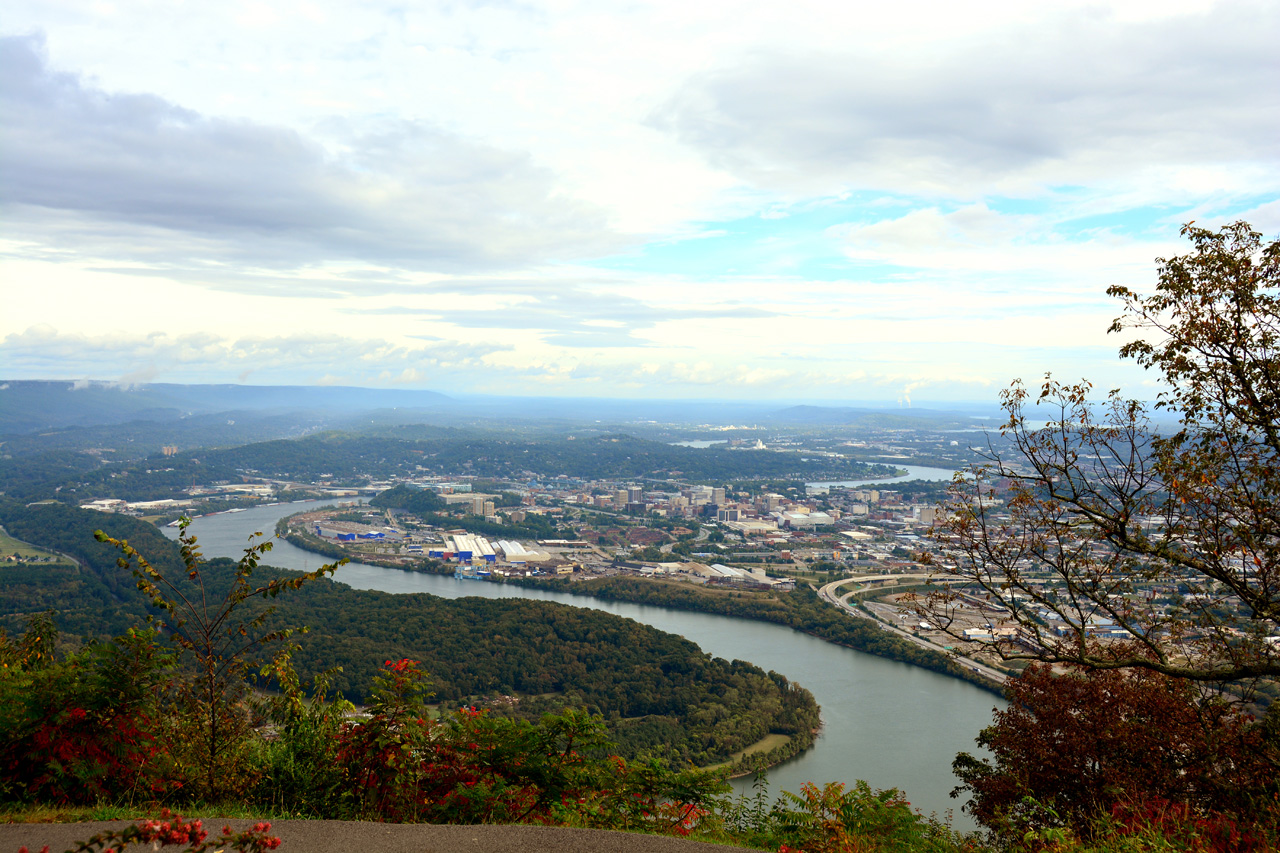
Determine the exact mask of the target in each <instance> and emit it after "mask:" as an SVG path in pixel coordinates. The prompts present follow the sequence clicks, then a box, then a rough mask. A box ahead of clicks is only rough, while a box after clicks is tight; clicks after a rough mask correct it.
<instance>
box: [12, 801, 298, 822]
mask: <svg viewBox="0 0 1280 853" xmlns="http://www.w3.org/2000/svg"><path fill="white" fill-rule="evenodd" d="M162 808H164V806H162V805H160V804H159V803H144V804H140V805H132V806H121V805H109V804H102V805H96V806H51V805H38V804H37V805H32V804H24V803H0V823H83V822H85V821H98V820H138V819H140V818H146V817H154V816H155V815H157V814H159V813H160V809H162ZM169 808H170V809H172V810H173V811H174V812H177V813H179V814H182V815H186V816H189V817H200V818H204V819H209V820H213V819H217V820H227V819H231V820H238V819H244V820H304V819H309V818H314V817H315V815H314V814H310V813H307V814H302V813H296V814H295V813H294V812H290V811H287V810H283V809H278V808H272V807H270V806H266V805H262V804H258V805H254V806H252V807H251V806H248V805H246V804H244V803H240V802H229V803H213V804H210V803H188V804H186V805H183V806H180V807H175V806H169Z"/></svg>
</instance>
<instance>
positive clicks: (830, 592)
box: [818, 573, 1009, 684]
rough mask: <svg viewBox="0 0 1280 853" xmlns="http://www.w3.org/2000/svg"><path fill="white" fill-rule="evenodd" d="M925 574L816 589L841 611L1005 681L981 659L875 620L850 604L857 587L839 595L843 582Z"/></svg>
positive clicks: (861, 577) (917, 577)
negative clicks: (974, 658) (867, 620)
mask: <svg viewBox="0 0 1280 853" xmlns="http://www.w3.org/2000/svg"><path fill="white" fill-rule="evenodd" d="M928 577H929V575H928V574H927V573H921V574H905V575H854V576H853V577H847V578H841V579H840V580H838V581H833V582H831V583H829V584H827V585H826V586H824V587H822V588H821V589H819V590H818V595H819V596H820V597H821V598H822V599H823V600H824V601H826V602H828V603H829V604H832V605H834V606H836V607H839V608H840V609H841V610H843V611H844V612H845V613H848V614H849V615H850V616H856V617H858V618H860V619H869V620H871V621H872V622H875V623H876V624H877V625H879V626H880V627H881V628H883V629H884V630H886V631H889V632H890V633H893V634H896V635H898V636H899V637H901V638H902V639H904V640H908V641H910V642H912V643H915V644H916V645H917V646H923V647H924V648H926V649H932V650H933V651H935V652H941V653H942V654H944V655H946V656H948V657H951V658H954V659H955V660H956V661H957V662H959V664H960V665H961V666H964V667H967V668H969V669H971V670H973V671H974V672H977V673H978V674H980V675H984V676H986V677H987V678H990V679H991V680H992V681H995V682H996V683H997V684H1004V683H1005V682H1006V681H1008V680H1009V676H1008V675H1006V674H1005V673H1003V672H1001V671H1000V670H998V669H994V668H992V667H990V666H987V665H986V664H984V663H982V662H980V661H976V660H973V659H972V658H967V657H963V656H962V655H957V654H956V653H955V652H953V651H950V650H948V649H946V648H944V647H943V646H940V645H938V644H937V643H934V642H932V641H930V640H926V639H924V638H923V637H917V636H916V635H915V634H913V633H911V632H910V631H905V630H903V629H902V628H900V627H898V626H897V625H894V624H892V623H889V622H885V621H882V620H880V619H877V618H876V617H874V616H872V615H871V614H870V613H868V612H867V611H865V610H862V609H860V608H858V607H855V606H854V605H852V604H850V603H849V598H850V597H851V596H853V595H855V594H856V593H857V592H859V590H856V589H855V590H850V591H849V592H846V593H844V594H843V595H841V594H840V593H839V592H838V590H839V588H840V587H842V586H845V585H846V584H851V583H869V582H871V581H883V580H885V579H886V578H891V579H893V580H894V581H902V580H924V579H926V578H928ZM938 582H942V583H946V582H948V581H938V580H937V579H935V583H938Z"/></svg>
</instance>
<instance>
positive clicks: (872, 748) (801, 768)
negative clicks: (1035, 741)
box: [166, 469, 1004, 829]
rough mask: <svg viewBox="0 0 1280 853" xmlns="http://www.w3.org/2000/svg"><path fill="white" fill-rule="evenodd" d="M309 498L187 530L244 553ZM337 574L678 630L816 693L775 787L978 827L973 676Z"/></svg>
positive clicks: (704, 625) (780, 638)
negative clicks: (814, 735) (829, 791)
mask: <svg viewBox="0 0 1280 853" xmlns="http://www.w3.org/2000/svg"><path fill="white" fill-rule="evenodd" d="M938 470H941V469H938ZM880 482H884V481H880ZM310 505H323V503H322V502H302V503H295V504H281V505H278V506H269V507H256V508H254V509H249V510H245V511H244V512H233V513H222V514H219V515H213V516H206V517H203V518H198V519H196V520H195V521H194V522H193V523H192V525H191V532H192V533H194V534H195V535H196V536H197V537H199V540H200V550H201V551H202V552H203V553H204V555H205V556H206V557H232V558H238V557H239V556H240V555H241V554H242V553H243V549H244V547H245V545H246V544H247V541H248V539H249V536H250V535H251V534H252V533H254V532H255V531H262V532H264V533H267V534H270V533H271V532H272V531H273V530H274V529H275V524H276V521H277V520H278V519H280V518H282V517H284V516H286V515H292V514H293V513H296V512H301V511H302V510H304V509H305V508H306V507H308V506H310ZM166 532H167V533H168V534H169V535H171V536H173V535H176V532H177V531H176V530H175V529H172V528H166ZM264 562H266V563H268V564H270V565H276V566H280V567H282V568H289V569H300V570H310V569H314V568H316V567H318V566H320V565H321V564H322V563H323V562H325V560H324V558H322V557H320V556H319V555H316V554H312V553H310V552H308V551H303V550H302V549H300V548H296V547H294V546H293V545H291V544H290V543H288V542H285V541H277V542H276V543H275V547H274V549H273V550H272V552H271V553H270V554H268V555H267V559H266V560H265V561H264ZM334 579H335V580H338V581H341V582H342V583H345V584H349V585H350V586H352V587H355V588H357V589H376V590H382V591H384V592H392V593H403V592H427V593H431V594H433V595H438V596H441V597H442V598H461V597H463V596H468V595H475V596H483V597H485V598H512V597H515V598H538V599H543V600H546V601H559V602H563V603H565V604H571V605H574V606H576V607H594V608H596V609H599V610H605V611H607V612H609V613H615V614H617V615H619V616H625V617H627V618H630V619H635V620H636V621H638V622H643V623H645V624H648V625H652V626H654V627H655V628H659V629H661V630H663V631H669V632H671V633H673V634H680V635H681V636H684V637H687V638H688V639H690V640H692V641H693V642H695V643H697V644H698V645H699V646H701V647H702V649H703V651H706V652H709V653H711V654H713V655H715V656H717V657H722V658H726V659H729V660H732V659H735V658H737V659H741V660H747V661H751V662H752V663H754V664H756V665H757V666H760V667H763V668H764V669H767V670H769V669H771V670H776V671H777V672H780V673H782V674H783V675H785V676H786V677H787V678H789V679H791V680H792V681H795V682H797V683H799V684H801V685H802V686H804V687H806V688H808V689H809V690H810V691H812V692H813V695H814V696H815V697H816V698H817V700H818V703H819V704H820V705H821V706H822V719H823V723H824V726H823V730H822V733H821V734H820V735H819V737H818V739H817V742H816V743H815V744H814V746H813V748H812V749H810V750H808V751H807V752H805V753H804V754H803V755H800V756H798V757H796V758H794V759H792V760H791V761H788V762H786V763H785V764H782V765H779V766H778V767H775V768H773V769H772V770H770V771H769V788H770V795H771V796H776V795H777V794H778V793H779V792H781V791H783V790H786V791H798V790H799V789H800V786H801V785H802V784H803V783H805V782H815V783H818V784H822V783H825V782H830V781H841V782H846V783H852V782H853V780H855V779H865V780H866V781H867V782H869V783H870V784H871V785H872V787H876V788H890V787H893V788H898V789H900V790H902V791H904V792H905V793H906V795H907V798H908V799H909V800H910V801H911V803H912V804H913V805H914V806H915V807H916V808H918V809H920V810H921V811H923V812H924V813H926V814H928V813H930V812H937V813H938V814H939V816H941V815H942V814H943V813H944V812H945V811H946V810H948V809H954V810H955V820H954V825H955V826H956V827H957V828H959V829H972V828H973V823H972V821H971V820H970V819H969V818H968V816H967V815H962V814H960V812H959V801H957V800H952V799H949V797H948V794H949V792H950V791H951V789H952V788H953V787H954V786H955V785H956V780H955V778H954V777H953V776H952V775H951V760H952V758H954V757H955V754H956V753H957V752H961V751H974V750H975V749H976V747H975V745H974V738H975V737H976V736H977V734H978V730H979V729H981V728H982V727H983V726H986V725H988V724H989V723H990V722H991V711H992V708H993V707H996V706H1000V707H1003V705H1004V702H1003V701H1002V700H1001V699H999V698H998V697H996V696H994V695H992V694H990V693H987V692H985V691H982V690H979V689H978V688H977V687H974V686H973V685H971V684H968V683H967V682H963V681H959V680H957V679H954V678H948V677H946V676H943V675H938V674H936V673H933V672H929V671H927V670H923V669H918V668H916V667H913V666H909V665H907V664H904V663H898V662H896V661H890V660H885V659H883V658H878V657H875V656H874V655H869V654H865V653H862V652H856V651H853V650H851V649H844V648H840V647H839V646H834V645H831V644H830V643H825V642H823V641H821V640H818V639H815V638H814V637H810V636H808V635H806V634H801V633H799V632H796V631H792V630H791V629H789V628H784V627H782V626H779V625H771V624H768V623H762V622H752V621H747V620H742V619H732V618H729V617H725V616H714V615H711V614H705V613H688V612H684V611H679V610H669V609H666V608H662V607H651V606H644V605H637V604H628V603H623V602H610V601H598V600H596V599H592V598H586V597H582V596H573V595H568V594H566V593H555V592H546V591H543V590H531V589H523V588H520V587H515V586H506V585H503V584H496V583H485V582H481V581H463V580H458V579H456V578H453V577H450V576H443V575H425V574H416V573H411V572H403V571H399V570H397V569H385V568H381V567H379V566H369V565H364V564H358V563H357V564H348V565H346V566H343V567H342V568H340V569H338V571H337V573H336V574H335V575H334ZM735 788H737V789H738V790H741V791H750V790H751V780H750V779H741V780H735Z"/></svg>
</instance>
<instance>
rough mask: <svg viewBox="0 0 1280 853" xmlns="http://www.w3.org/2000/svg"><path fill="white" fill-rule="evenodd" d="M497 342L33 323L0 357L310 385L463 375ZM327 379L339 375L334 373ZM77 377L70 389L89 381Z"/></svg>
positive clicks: (9, 340)
mask: <svg viewBox="0 0 1280 853" xmlns="http://www.w3.org/2000/svg"><path fill="white" fill-rule="evenodd" d="M508 349H509V347H507V346H505V345H503V344H498V343H470V344H457V343H447V344H446V343H427V344H421V345H415V346H404V345H399V344H395V343H390V342H386V341H376V340H362V339H359V338H351V337H343V336H339V335H324V336H305V335H287V336H279V337H238V338H236V337H225V336H221V335H217V334H212V333H193V334H179V335H169V334H162V333H153V334H148V335H127V334H124V335H97V336H90V335H76V334H65V333H60V332H58V331H56V330H55V329H52V328H50V327H48V326H34V327H32V328H29V329H27V330H26V331H24V332H20V333H15V334H10V335H7V336H6V337H5V338H4V339H3V341H0V358H2V359H3V360H4V361H5V363H7V364H9V365H11V366H12V368H13V370H14V371H15V372H16V373H20V374H21V375H23V376H33V377H57V376H59V375H65V374H66V373H67V371H68V370H71V371H72V372H73V373H83V372H86V371H85V368H86V367H88V368H89V370H91V371H92V372H95V373H97V374H99V375H102V374H108V375H110V374H116V375H119V376H121V379H120V380H119V382H117V383H112V384H117V385H126V386H127V385H133V384H137V383H143V382H150V381H153V380H155V379H156V378H158V377H163V378H165V379H166V380H169V381H180V382H226V381H229V380H230V378H231V377H233V376H235V377H239V378H241V380H242V381H243V378H245V377H247V376H248V375H249V374H250V373H253V374H254V375H255V376H257V377H259V379H260V381H261V382H262V383H264V384H312V383H318V382H323V381H324V377H326V376H331V377H332V376H333V374H334V372H335V370H336V369H340V370H341V371H342V372H343V374H345V375H344V376H343V377H342V378H341V382H342V384H366V385H386V384H414V383H415V382H417V381H418V377H425V376H428V375H430V374H434V375H441V374H444V375H450V374H455V375H466V374H468V373H470V372H473V371H481V370H484V369H485V368H486V358H487V357H489V356H491V355H493V354H495V353H500V352H504V351H507V350H508ZM334 381H338V380H337V379H334ZM89 384H90V383H89V381H88V380H79V379H77V380H76V384H75V387H76V388H83V387H89Z"/></svg>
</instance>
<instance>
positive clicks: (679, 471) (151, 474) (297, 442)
mask: <svg viewBox="0 0 1280 853" xmlns="http://www.w3.org/2000/svg"><path fill="white" fill-rule="evenodd" d="M175 429H177V427H175ZM435 432H436V435H434V436H433V437H431V438H425V439H407V438H406V439H401V438H395V437H384V436H368V435H360V434H356V433H343V432H325V433H316V434H314V435H310V436H307V437H305V438H298V439H278V440H273V441H263V442H256V443H253V444H245V445H241V446H239V447H230V448H219V449H202V450H193V451H186V452H182V453H178V454H177V455H175V456H171V457H164V456H159V455H153V456H150V457H148V458H147V459H145V460H142V461H135V462H125V463H104V462H103V461H101V460H100V459H99V458H98V457H97V456H95V455H92V454H90V453H88V452H73V451H69V450H57V451H50V452H43V453H32V454H26V455H21V456H14V457H13V458H9V459H4V460H0V491H3V492H4V493H5V494H6V495H8V496H10V497H13V498H16V499H18V500H21V501H23V502H25V503H30V502H33V501H38V500H45V499H53V498H58V499H66V498H67V497H71V498H73V499H74V500H76V501H85V500H90V499H95V498H122V499H126V500H153V499H160V498H165V497H172V496H173V495H175V494H176V493H178V492H181V491H182V490H184V489H186V488H189V487H190V486H191V484H192V483H193V482H198V483H212V482H218V481H228V482H231V481H238V480H240V479H242V478H243V477H244V476H246V475H250V476H262V477H271V478H279V479H300V480H317V479H322V478H323V479H331V480H333V481H335V482H339V483H361V482H366V481H367V480H368V479H369V478H377V479H384V478H388V477H396V476H411V475H415V474H422V473H431V474H449V475H458V474H463V473H465V474H466V475H467V476H476V477H482V478H492V479H522V478H527V477H530V476H534V477H554V476H558V475H568V476H572V477H580V478H585V479H670V478H680V479H685V480H697V481H716V482H724V481H729V480H744V479H748V480H749V479H762V478H767V479H787V480H806V479H808V480H815V479H849V478H857V477H869V476H880V475H888V474H890V473H892V471H893V469H892V468H890V467H888V466H884V465H871V464H867V463H863V462H858V461H855V460H852V459H842V458H834V457H825V456H824V457H809V458H806V457H802V456H800V455H799V454H796V453H781V452H775V451H763V450H762V451H730V450H722V449H716V448H707V449H697V448H689V447H675V446H671V445H668V444H666V443H664V442H659V441H647V440H645V439H641V438H636V437H635V436H630V435H625V434H616V435H605V436H595V437H590V438H582V439H577V440H569V438H568V437H567V436H566V437H563V438H538V439H520V438H496V437H493V436H492V435H491V434H488V433H477V432H474V431H462V430H437V431H435ZM406 434H412V433H406ZM173 441H175V442H177V441H180V438H179V437H175V438H174V439H173Z"/></svg>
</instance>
